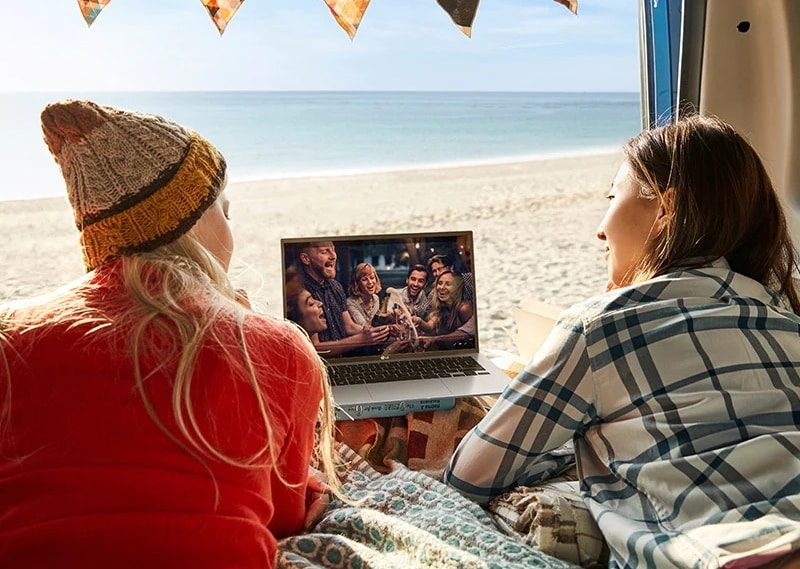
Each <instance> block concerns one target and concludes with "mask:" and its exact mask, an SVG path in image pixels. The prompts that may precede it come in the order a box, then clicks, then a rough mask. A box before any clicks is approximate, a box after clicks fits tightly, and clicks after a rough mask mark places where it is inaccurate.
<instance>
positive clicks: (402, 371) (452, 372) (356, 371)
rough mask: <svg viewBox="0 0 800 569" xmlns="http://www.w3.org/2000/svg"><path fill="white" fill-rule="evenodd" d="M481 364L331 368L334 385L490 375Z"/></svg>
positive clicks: (456, 359)
mask: <svg viewBox="0 0 800 569" xmlns="http://www.w3.org/2000/svg"><path fill="white" fill-rule="evenodd" d="M488 374H489V372H488V371H486V370H485V369H484V368H483V366H482V365H481V364H479V363H478V362H477V361H476V360H475V359H474V358H471V357H469V356H451V357H446V358H431V359H423V360H397V361H384V362H375V363H372V362H370V363H363V362H362V363H356V364H345V365H335V366H328V375H329V376H330V379H331V383H332V384H333V385H357V384H364V383H383V382H385V381H405V380H410V379H435V378H442V377H459V376H467V375H488Z"/></svg>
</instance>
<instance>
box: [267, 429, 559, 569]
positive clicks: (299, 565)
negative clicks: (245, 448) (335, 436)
mask: <svg viewBox="0 0 800 569" xmlns="http://www.w3.org/2000/svg"><path fill="white" fill-rule="evenodd" d="M339 452H340V454H341V455H342V457H343V459H344V460H345V461H346V462H349V468H348V469H347V471H346V472H345V473H344V475H343V476H344V492H345V495H346V496H347V497H348V498H349V499H350V500H352V501H353V503H345V502H341V501H339V500H333V501H332V502H331V504H330V506H329V507H328V509H327V510H326V512H325V514H324V515H323V517H322V519H321V520H320V521H319V522H318V523H317V525H316V526H315V527H314V528H313V529H312V532H311V533H308V534H305V535H301V536H295V537H290V538H287V539H284V540H281V541H280V542H279V550H278V560H277V562H278V565H277V566H278V567H283V568H287V569H306V568H315V567H326V568H343V569H344V568H347V569H373V568H374V569H384V568H385V569H390V568H391V569H394V568H397V567H403V568H406V567H426V568H428V567H430V568H439V567H448V568H462V567H463V568H473V567H474V568H492V569H494V568H496V569H517V568H530V567H537V568H553V569H555V568H566V567H574V566H573V565H570V564H569V563H566V562H564V561H560V560H558V559H556V558H554V557H550V556H548V555H546V554H544V553H542V552H541V551H539V550H538V549H535V548H533V547H531V546H529V545H527V544H525V543H523V542H521V541H519V540H518V539H514V538H513V537H510V536H507V535H506V534H504V533H502V532H501V531H499V530H498V529H497V527H496V526H495V525H494V524H493V523H492V520H491V518H490V517H489V516H488V514H487V513H486V512H485V511H484V510H483V509H481V508H480V507H479V506H477V505H475V504H474V503H472V502H470V501H469V500H467V499H466V498H464V497H463V496H461V495H460V494H458V493H457V492H455V491H453V490H451V489H450V488H448V487H446V486H444V485H443V484H442V483H440V482H438V481H437V480H434V479H433V478H431V477H430V476H427V475H425V474H422V473H420V472H414V471H412V470H408V469H407V468H406V467H405V466H403V465H400V464H397V463H395V464H393V465H392V466H393V469H392V470H391V471H390V472H389V473H387V474H382V473H380V472H378V471H376V470H375V469H373V468H372V467H371V466H370V465H369V464H368V463H367V461H366V460H364V459H363V458H362V457H360V456H359V455H358V454H357V453H355V452H354V451H352V450H350V449H349V448H348V447H346V446H344V445H341V446H340V450H339Z"/></svg>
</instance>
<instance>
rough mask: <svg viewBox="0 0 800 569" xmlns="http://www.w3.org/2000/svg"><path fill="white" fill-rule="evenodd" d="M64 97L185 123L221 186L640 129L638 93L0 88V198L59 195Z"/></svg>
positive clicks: (526, 148)
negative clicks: (52, 118) (220, 174)
mask: <svg viewBox="0 0 800 569" xmlns="http://www.w3.org/2000/svg"><path fill="white" fill-rule="evenodd" d="M65 98H86V99H91V100H94V101H96V102H98V103H101V104H107V105H113V106H118V107H122V108H126V109H131V110H137V111H142V112H149V113H155V114H159V115H163V116H165V117H167V118H169V119H172V120H175V121H177V122H179V123H182V124H185V125H187V126H190V127H192V128H194V129H195V130H197V131H198V132H200V133H201V134H202V135H203V136H205V137H206V138H208V139H209V140H211V141H212V142H213V143H214V144H215V145H216V146H217V147H218V148H219V149H220V150H221V151H222V152H223V154H224V155H225V158H226V160H227V162H228V174H229V178H230V179H231V180H232V181H238V180H252V179H264V178H281V177H295V176H305V175H336V174H347V173H361V172H374V171H382V170H399V169H409V168H425V167H436V166H445V165H462V164H473V163H491V162H505V161H513V160H519V159H532V158H541V157H549V156H564V155H574V154H591V153H597V152H604V151H609V150H615V149H618V148H619V146H620V145H621V144H622V143H623V142H624V141H625V140H627V139H628V138H630V137H631V136H633V135H635V134H636V133H637V132H639V130H640V129H641V118H640V117H641V114H640V103H639V94H638V93H486V92H480V93H470V92H253V91H246V92H235V91H225V92H124V93H123V92H103V93H38V92H37V93H0V169H1V171H2V172H3V173H4V176H3V181H2V183H0V200H10V199H31V198H40V197H49V196H61V195H63V191H64V190H63V180H62V178H61V176H60V173H59V171H58V167H57V166H56V164H55V162H54V161H53V159H52V157H51V156H50V153H49V152H48V150H47V147H46V145H45V144H44V142H43V140H42V134H41V127H40V123H39V114H40V112H41V110H42V108H43V107H44V106H45V105H46V104H47V103H49V102H51V101H57V100H62V99H65Z"/></svg>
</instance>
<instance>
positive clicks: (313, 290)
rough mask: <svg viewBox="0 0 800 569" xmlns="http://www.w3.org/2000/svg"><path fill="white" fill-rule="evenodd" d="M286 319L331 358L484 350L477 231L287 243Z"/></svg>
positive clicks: (284, 252)
mask: <svg viewBox="0 0 800 569" xmlns="http://www.w3.org/2000/svg"><path fill="white" fill-rule="evenodd" d="M281 253H282V266H283V300H284V316H285V317H286V318H288V319H290V320H293V321H294V322H296V323H297V324H299V325H300V326H301V327H302V328H304V329H305V330H306V332H308V334H309V336H311V339H312V341H313V342H314V345H315V346H316V347H317V351H318V352H319V353H320V355H321V356H322V357H323V358H325V359H326V360H329V361H334V360H335V361H343V360H349V359H351V358H358V359H375V358H377V359H390V358H391V359H395V358H405V357H419V356H425V355H427V354H436V355H441V354H442V352H476V351H477V349H478V338H477V328H478V327H477V314H476V303H475V273H474V260H473V246H472V232H470V231H458V232H435V233H414V234H411V233H406V234H392V235H359V236H335V237H327V236H326V237H305V238H293V239H282V240H281Z"/></svg>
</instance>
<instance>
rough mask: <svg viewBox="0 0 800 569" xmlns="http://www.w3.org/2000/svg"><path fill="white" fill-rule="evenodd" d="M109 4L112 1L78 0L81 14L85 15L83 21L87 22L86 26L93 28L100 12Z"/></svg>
mask: <svg viewBox="0 0 800 569" xmlns="http://www.w3.org/2000/svg"><path fill="white" fill-rule="evenodd" d="M109 2H111V0H78V6H79V7H80V9H81V14H83V19H84V20H86V24H87V25H89V26H91V25H92V23H93V22H94V19H95V18H97V15H98V14H99V13H100V11H101V10H102V9H103V8H105V7H106V4H108V3H109Z"/></svg>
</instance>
